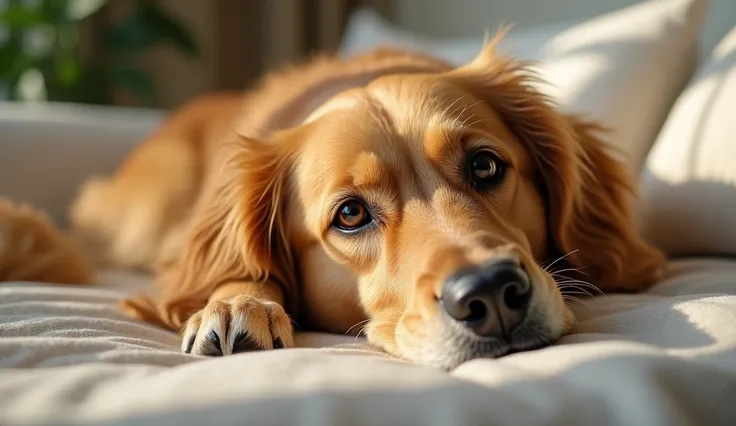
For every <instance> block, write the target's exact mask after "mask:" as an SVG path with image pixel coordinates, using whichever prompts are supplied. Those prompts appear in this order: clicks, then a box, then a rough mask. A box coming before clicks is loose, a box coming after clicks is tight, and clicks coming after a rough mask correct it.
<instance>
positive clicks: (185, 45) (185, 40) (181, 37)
mask: <svg viewBox="0 0 736 426" xmlns="http://www.w3.org/2000/svg"><path fill="white" fill-rule="evenodd" d="M141 11H142V13H143V14H144V16H146V20H147V21H148V22H149V25H151V26H153V27H155V28H157V30H158V32H159V34H160V35H161V38H162V39H164V40H166V41H169V42H171V43H173V44H174V45H175V46H176V47H178V48H179V50H181V51H182V52H184V53H185V54H187V55H189V56H190V57H195V56H197V46H196V45H195V43H194V39H193V38H192V37H191V36H190V35H189V33H188V32H187V29H186V28H185V27H184V25H183V24H182V23H180V22H178V21H177V20H176V19H175V18H173V17H172V16H170V15H169V14H167V13H166V12H165V11H164V9H163V8H160V7H156V6H155V5H153V4H145V5H143V6H142V7H141Z"/></svg>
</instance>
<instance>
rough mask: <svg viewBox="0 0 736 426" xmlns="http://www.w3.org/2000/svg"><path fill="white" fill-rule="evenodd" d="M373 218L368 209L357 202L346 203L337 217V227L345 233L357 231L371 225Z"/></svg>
mask: <svg viewBox="0 0 736 426" xmlns="http://www.w3.org/2000/svg"><path fill="white" fill-rule="evenodd" d="M371 221H372V218H371V215H370V214H369V213H368V209H366V208H365V206H364V205H363V204H362V203H361V202H360V201H356V200H350V201H346V202H344V203H343V204H342V205H341V206H340V208H339V209H338V211H337V215H336V216H335V222H334V224H335V226H336V227H337V228H339V229H340V230H343V231H355V230H358V229H360V228H362V227H363V226H365V225H367V224H369V223H371Z"/></svg>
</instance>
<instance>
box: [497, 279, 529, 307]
mask: <svg viewBox="0 0 736 426" xmlns="http://www.w3.org/2000/svg"><path fill="white" fill-rule="evenodd" d="M523 287H524V285H523V284H522V283H518V282H513V283H510V284H509V285H508V286H507V287H506V288H505V289H504V291H503V303H504V304H505V305H506V307H507V308H509V309H511V310H514V311H520V310H523V309H526V308H527V306H528V305H529V296H530V295H531V292H529V291H528V289H525V288H523Z"/></svg>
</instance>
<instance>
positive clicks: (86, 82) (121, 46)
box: [0, 0, 197, 104]
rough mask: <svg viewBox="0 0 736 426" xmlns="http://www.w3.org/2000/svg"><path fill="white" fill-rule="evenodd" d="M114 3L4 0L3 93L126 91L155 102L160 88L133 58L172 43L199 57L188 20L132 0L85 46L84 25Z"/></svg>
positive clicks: (104, 94)
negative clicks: (183, 20) (181, 19)
mask: <svg viewBox="0 0 736 426" xmlns="http://www.w3.org/2000/svg"><path fill="white" fill-rule="evenodd" d="M108 2H109V1H108V0H0V99H2V98H6V99H11V100H32V99H36V100H39V99H41V100H43V99H46V100H50V101H66V102H83V103H95V104H105V103H109V102H110V97H111V94H112V92H113V91H114V90H124V91H128V92H130V93H132V94H134V95H136V96H137V97H138V98H139V99H140V100H142V101H143V102H145V103H150V102H151V101H152V100H153V99H154V97H155V87H154V85H153V83H152V80H151V78H150V76H149V75H148V74H147V73H146V72H145V71H143V70H142V69H140V68H137V67H135V66H134V65H133V64H134V63H135V61H134V59H135V58H136V57H137V56H138V55H140V54H142V53H143V52H145V51H147V50H148V49H150V48H152V47H153V46H155V45H158V44H166V43H168V44H170V45H173V46H174V47H175V48H176V49H177V50H178V51H180V52H181V53H183V54H185V55H187V56H188V57H191V58H194V57H196V56H197V47H196V45H195V42H194V40H193V37H192V36H191V35H190V34H189V32H188V31H187V29H186V28H185V26H184V25H183V24H182V23H180V22H178V21H177V20H176V19H174V18H173V17H172V16H170V15H169V14H168V13H167V12H166V11H165V10H164V9H163V8H162V7H160V5H159V4H158V3H156V2H155V1H153V0H126V3H125V5H126V6H127V9H126V10H125V12H126V13H125V16H124V17H123V18H122V19H120V20H117V21H115V22H111V23H109V25H106V26H105V28H102V29H101V32H99V31H98V33H97V34H96V37H95V39H94V40H84V41H86V42H87V43H84V44H85V45H84V46H83V45H82V41H83V40H82V37H81V35H80V34H81V33H82V26H83V24H85V23H87V22H88V21H89V20H90V18H92V17H94V16H95V15H96V14H98V13H100V12H101V11H102V10H104V8H105V7H106V5H107V3H108ZM90 45H92V50H93V53H92V54H89V53H87V54H85V52H84V50H85V49H84V48H87V50H89V47H90Z"/></svg>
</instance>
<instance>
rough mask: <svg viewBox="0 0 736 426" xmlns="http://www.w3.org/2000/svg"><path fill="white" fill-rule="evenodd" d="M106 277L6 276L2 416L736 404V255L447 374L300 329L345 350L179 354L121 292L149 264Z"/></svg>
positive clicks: (97, 421)
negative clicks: (532, 345)
mask: <svg viewBox="0 0 736 426" xmlns="http://www.w3.org/2000/svg"><path fill="white" fill-rule="evenodd" d="M99 281H100V285H98V286H97V287H94V288H78V287H76V288H75V287H58V286H48V285H41V284H14V283H6V284H0V336H2V338H0V424H2V425H15V424H28V423H26V422H30V424H67V423H68V424H72V423H73V424H80V423H81V422H85V424H88V425H101V424H115V425H124V424H126V425H127V424H136V425H137V424H142V422H143V421H145V422H151V423H153V424H159V425H164V424H167V425H174V426H186V425H192V426H202V425H233V426H236V425H242V424H254V425H269V424H272V425H286V424H300V425H313V426H330V425H347V424H355V425H375V426H385V425H422V426H441V425H442V426H443V425H449V424H458V425H464V424H484V425H485V424H493V425H572V424H581V425H602V424H609V425H613V424H616V425H642V426H655V425H663V426H664V425H666V426H670V425H675V424H693V425H705V424H723V425H727V424H733V423H729V419H730V420H733V418H736V417H735V416H736V406H735V405H734V404H733V396H734V390H735V389H736V327H734V326H733V325H734V324H736V262H731V261H725V260H707V259H704V260H688V261H679V262H676V263H674V264H673V265H672V268H671V270H670V271H669V273H668V277H667V278H666V279H665V280H664V281H663V282H662V283H661V284H660V285H658V286H657V287H656V288H654V289H653V290H652V291H650V292H649V293H648V294H643V295H616V296H608V298H607V299H605V298H599V299H595V300H591V301H587V302H586V305H587V306H583V305H577V306H576V307H575V309H576V312H577V315H578V317H579V318H580V320H581V321H580V324H579V327H578V329H577V330H576V334H574V335H571V336H568V337H566V338H564V339H562V340H561V341H560V342H559V343H558V344H556V345H555V346H553V347H550V348H547V349H544V350H539V351H534V352H527V353H519V354H515V355H511V356H507V357H505V358H502V359H499V360H475V361H471V362H468V363H466V364H463V365H461V366H460V367H459V368H457V369H456V370H454V371H451V372H448V373H445V372H441V371H437V370H434V369H432V368H425V367H419V366H415V365H411V364H409V363H406V362H403V361H399V360H394V359H390V358H388V357H386V356H383V355H380V354H375V353H372V352H371V351H370V348H368V347H364V346H361V345H360V344H359V343H361V342H360V341H359V342H358V344H356V343H354V342H355V341H354V338H352V337H345V336H343V337H340V336H327V335H314V334H304V335H299V336H298V339H297V342H298V343H299V344H300V345H301V346H312V347H319V346H324V345H328V346H334V345H335V344H342V347H341V348H334V347H333V348H330V349H327V348H326V349H307V348H302V349H290V350H278V351H271V352H261V353H246V354H240V355H236V356H231V357H225V358H212V359H207V358H199V357H196V356H192V355H184V354H180V353H178V346H179V339H178V336H177V335H176V334H174V333H169V332H166V331H162V330H158V329H156V328H154V327H151V326H148V325H145V324H140V323H137V322H134V321H131V320H128V319H126V318H125V317H123V316H122V315H120V313H118V312H116V311H115V310H114V309H112V308H111V306H110V305H111V303H112V302H114V301H115V300H116V299H117V298H119V297H121V296H122V295H124V294H125V292H126V290H127V289H129V288H130V287H132V286H133V285H134V284H136V283H138V284H139V285H142V284H144V282H145V278H142V277H137V276H136V277H130V276H127V275H126V274H121V273H118V272H109V273H105V274H101V275H100V277H99ZM39 367H42V368H39ZM683 422H684V423H683Z"/></svg>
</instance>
